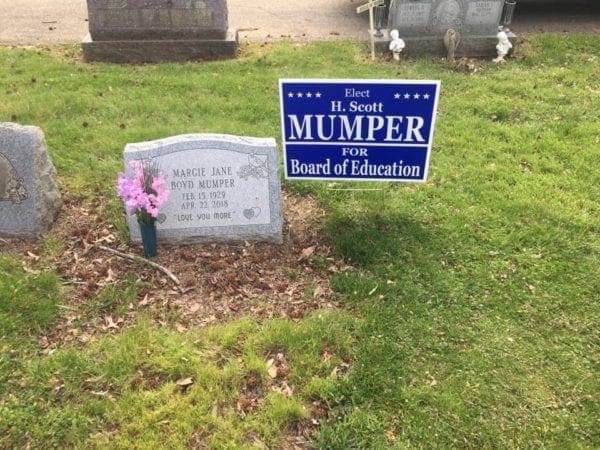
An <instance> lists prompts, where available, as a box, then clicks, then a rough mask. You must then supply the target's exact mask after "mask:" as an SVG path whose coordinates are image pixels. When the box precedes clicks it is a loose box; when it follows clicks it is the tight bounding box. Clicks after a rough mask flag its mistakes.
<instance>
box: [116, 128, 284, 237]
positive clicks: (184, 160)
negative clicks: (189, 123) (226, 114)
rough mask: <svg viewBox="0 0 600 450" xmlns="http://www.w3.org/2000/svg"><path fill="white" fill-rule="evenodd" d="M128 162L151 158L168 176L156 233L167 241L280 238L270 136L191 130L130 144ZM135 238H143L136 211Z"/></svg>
mask: <svg viewBox="0 0 600 450" xmlns="http://www.w3.org/2000/svg"><path fill="white" fill-rule="evenodd" d="M124 159H125V167H126V173H128V174H131V169H130V168H129V162H130V161H132V160H151V161H153V162H156V163H157V164H158V166H159V168H160V170H162V171H163V172H164V173H165V174H166V177H167V187H168V188H169V190H170V195H169V200H168V201H167V203H166V204H165V205H164V206H163V207H162V208H161V211H160V212H161V214H164V216H162V217H160V218H159V220H158V221H157V236H158V239H159V241H160V242H163V243H188V242H240V241H267V242H275V243H281V242H282V224H283V220H282V213H281V187H280V180H279V158H278V153H277V146H276V143H275V140H274V139H271V138H249V137H238V136H228V135H221V134H188V135H181V136H174V137H170V138H167V139H160V140H156V141H150V142H141V143H135V144H127V146H126V147H125V152H124ZM128 223H129V231H130V234H131V238H132V240H134V241H137V242H139V241H141V236H140V230H139V225H138V223H137V221H136V218H135V216H134V215H129V216H128Z"/></svg>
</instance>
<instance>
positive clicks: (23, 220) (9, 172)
mask: <svg viewBox="0 0 600 450" xmlns="http://www.w3.org/2000/svg"><path fill="white" fill-rule="evenodd" d="M61 205H62V202H61V199H60V192H59V191H58V187H57V184H56V169H55V168H54V166H53V164H52V161H50V158H49V156H48V152H47V150H46V144H45V140H44V133H43V132H42V130H41V129H40V128H38V127H32V126H21V125H18V124H15V123H0V237H5V238H25V239H36V238H38V237H40V236H41V235H42V234H43V233H45V232H46V231H48V229H49V228H50V226H51V225H52V223H53V222H54V220H55V219H56V216H57V214H58V212H59V211H60V207H61Z"/></svg>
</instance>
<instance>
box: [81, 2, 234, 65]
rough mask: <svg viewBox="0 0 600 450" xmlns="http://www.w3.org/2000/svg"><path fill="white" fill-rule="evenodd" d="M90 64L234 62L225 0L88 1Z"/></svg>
mask: <svg viewBox="0 0 600 450" xmlns="http://www.w3.org/2000/svg"><path fill="white" fill-rule="evenodd" d="M87 6H88V18H89V28H90V33H89V34H88V35H87V36H86V38H85V39H84V40H83V42H82V46H83V55H84V58H85V59H86V60H87V61H107V62H118V63H143V62H161V61H188V60H209V59H220V58H232V57H234V56H235V53H236V51H237V32H236V31H235V30H231V29H229V28H228V21H227V2H226V0H87Z"/></svg>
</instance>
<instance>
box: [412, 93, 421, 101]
mask: <svg viewBox="0 0 600 450" xmlns="http://www.w3.org/2000/svg"><path fill="white" fill-rule="evenodd" d="M413 97H414V98H415V99H416V100H419V98H420V97H421V96H420V95H419V94H415V95H413Z"/></svg>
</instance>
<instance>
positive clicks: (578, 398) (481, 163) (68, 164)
mask: <svg viewBox="0 0 600 450" xmlns="http://www.w3.org/2000/svg"><path fill="white" fill-rule="evenodd" d="M78 51H79V50H78V48H76V47H53V48H50V49H41V48H39V49H31V48H28V49H20V48H0V95H1V98H2V102H1V103H0V121H16V122H19V123H22V124H32V125H37V126H40V127H41V128H42V129H43V130H44V132H45V134H46V139H47V143H48V147H49V152H50V155H51V157H52V159H53V161H54V163H55V165H56V167H57V170H58V173H59V181H60V185H61V190H62V192H63V194H64V196H65V197H66V198H68V199H70V200H69V201H70V202H75V203H77V204H78V205H83V206H82V207H86V208H87V210H91V211H92V212H93V211H94V207H95V205H98V204H99V203H100V204H102V205H103V207H102V208H101V209H99V210H98V211H96V213H97V215H98V216H99V218H98V221H99V223H103V224H109V225H110V226H112V227H113V228H114V229H115V230H120V231H119V232H120V235H121V237H120V239H124V238H125V235H124V230H125V227H124V218H123V215H122V213H121V210H120V206H119V203H118V202H117V200H116V199H115V193H114V183H115V179H116V173H117V172H118V171H119V170H121V168H122V151H123V147H124V145H125V144H126V143H128V142H138V141H143V140H149V139H157V138H161V137H166V136H171V135H176V134H181V133H190V132H213V133H230V134H239V135H248V136H266V137H276V138H277V139H278V140H279V138H280V130H279V117H278V113H279V111H278V108H279V101H278V79H279V78H302V77H305V78H389V79H396V78H406V79H439V80H441V83H442V88H441V96H440V103H439V115H438V120H437V130H436V135H435V139H434V146H433V151H432V159H431V167H430V171H429V179H428V181H427V183H425V184H420V185H412V184H411V185H404V184H393V185H391V184H384V185H378V184H374V183H362V184H358V183H354V184H352V183H350V184H344V185H341V184H338V185H337V186H336V184H335V183H334V184H332V183H319V182H284V187H285V189H286V191H287V192H292V193H295V194H294V195H297V196H310V197H313V198H316V199H317V200H318V203H319V205H320V207H321V208H323V209H324V211H325V212H326V215H325V219H324V221H323V222H322V223H320V224H319V226H320V227H321V228H320V229H319V230H318V233H319V236H320V239H321V241H323V242H326V243H327V245H328V246H329V247H330V248H331V254H327V255H321V254H319V252H318V251H317V252H316V253H315V254H314V255H311V256H310V269H311V270H312V271H314V272H320V273H321V274H322V276H327V277H328V278H329V282H330V284H331V287H332V288H333V291H334V294H333V295H334V296H335V298H336V300H337V301H338V302H340V303H341V304H342V307H341V308H330V309H327V310H321V309H319V310H316V311H314V312H312V313H310V314H306V315H305V316H303V317H302V318H299V319H298V318H296V319H295V320H291V319H289V318H285V317H284V318H275V319H264V318H256V317H253V316H252V315H249V316H248V317H245V318H241V319H238V320H235V321H232V322H226V323H222V324H219V325H214V326H207V327H202V328H195V327H186V328H185V329H183V328H181V327H179V326H178V320H179V319H178V316H177V313H176V312H173V311H171V310H169V311H167V312H165V315H164V316H163V317H162V318H161V320H160V321H157V320H156V318H155V317H153V316H152V315H151V314H144V313H143V312H140V314H137V315H136V316H135V320H134V321H130V322H128V323H127V326H121V327H117V328H119V329H118V330H108V331H109V332H107V333H104V334H103V335H101V336H98V337H96V338H94V339H90V340H89V341H87V342H82V340H76V339H75V340H73V341H71V342H68V343H64V344H63V345H60V346H58V348H53V349H52V351H43V350H44V349H45V347H46V346H45V345H44V343H43V339H44V338H45V336H47V335H50V334H52V333H53V332H54V331H53V330H55V327H56V326H57V324H58V323H64V320H65V317H66V316H68V315H73V314H74V316H76V317H75V318H74V319H73V320H74V323H78V324H82V323H85V322H94V321H98V320H102V318H103V317H104V316H105V315H106V314H113V315H115V317H116V315H118V314H125V312H126V311H127V310H128V305H130V304H134V303H136V304H137V303H139V302H142V301H143V297H144V292H143V286H142V287H140V284H139V283H138V282H137V281H136V279H135V273H133V274H130V277H131V278H130V279H129V281H128V282H126V283H125V285H124V286H125V288H123V289H122V287H123V285H119V286H116V287H114V288H112V290H111V287H110V286H107V287H106V288H105V289H104V290H102V291H101V292H99V293H97V294H94V295H93V296H92V297H91V298H89V299H88V300H87V302H85V303H81V302H76V303H73V302H71V301H70V300H69V299H71V298H73V295H72V294H73V292H74V290H76V289H78V287H77V286H71V285H66V284H65V281H66V280H65V275H64V273H63V272H64V270H63V268H64V264H60V258H61V255H62V252H63V249H64V248H65V247H67V242H65V241H64V237H62V236H59V235H57V234H56V233H55V232H54V231H53V232H51V233H50V234H49V235H48V236H46V237H45V238H44V239H42V240H41V241H40V242H39V243H38V244H35V245H34V247H26V248H27V249H30V250H32V252H31V253H33V254H35V255H38V256H39V260H38V259H37V257H36V259H35V260H32V258H31V255H28V254H27V253H25V254H24V253H23V252H14V251H8V250H3V253H2V254H0V336H1V337H2V339H1V341H0V447H1V448H20V447H27V446H31V447H33V448H48V447H58V448H66V447H77V448H90V447H92V448H93V447H99V448H205V447H209V448H257V447H258V448H278V447H283V448H293V446H294V445H300V446H313V447H316V448H327V449H332V448H339V449H347V448H430V447H441V448H446V447H469V448H492V447H494V448H496V447H500V448H514V447H536V448H539V447H542V448H548V447H549V448H598V447H600V431H599V430H600V382H599V381H598V376H597V373H598V371H599V368H600V367H599V363H600V351H599V344H600V342H599V338H600V302H599V301H600V269H599V267H600V237H599V236H600V171H599V167H600V109H599V108H598V105H599V104H600V81H599V79H598V73H600V58H599V56H598V55H600V37H598V36H590V35H581V36H570V37H563V36H561V37H558V36H552V35H548V36H538V37H535V38H531V39H530V40H528V41H525V42H523V43H521V45H520V46H519V47H518V48H517V53H516V56H515V57H514V58H512V59H510V60H509V61H508V62H507V63H505V64H501V65H494V64H492V63H488V62H484V61H475V62H461V63H458V64H455V65H452V64H450V63H446V62H444V61H436V60H430V59H417V60H409V61H403V62H402V63H401V64H400V65H395V64H392V63H391V62H390V61H387V60H384V59H380V60H378V61H376V62H371V61H370V60H369V59H368V55H367V52H366V49H365V48H364V47H363V46H362V45H359V44H355V43H320V44H310V45H304V44H302V45H300V44H293V43H281V44H274V45H270V46H265V47H260V46H248V47H245V48H244V49H243V51H242V54H241V55H240V57H239V58H238V59H237V60H235V61H224V62H213V63H205V64H194V63H189V64H161V65H145V66H117V65H109V64H84V63H82V62H81V60H80V57H79V54H78ZM332 187H338V188H339V187H353V188H357V187H367V188H381V190H379V191H340V190H332V189H331V188H332ZM2 245H3V243H2V241H0V249H2V248H3V247H2ZM9 247H10V248H21V247H18V246H17V247H15V246H14V245H13V246H7V247H6V248H7V249H8V248H9ZM23 248H24V247H23ZM197 250H198V251H201V250H202V249H201V248H197ZM327 258H329V259H335V260H336V261H343V262H344V265H345V266H346V268H345V269H344V270H335V271H331V270H328V269H327V266H328V264H329V259H327ZM140 270H142V269H141V268H140ZM179 275H182V274H179ZM299 276H300V277H301V276H302V274H299V273H297V272H295V271H294V270H292V269H289V279H290V280H295V279H297V278H298V277H299ZM202 301H203V299H201V298H199V299H198V302H202ZM265 301H266V302H268V301H269V299H265ZM41 340H42V342H40V341H41ZM188 379H191V380H192V382H191V384H190V383H189V380H188Z"/></svg>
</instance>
